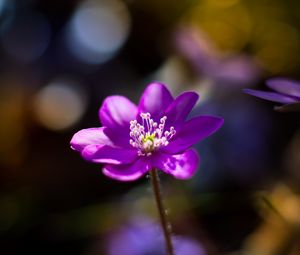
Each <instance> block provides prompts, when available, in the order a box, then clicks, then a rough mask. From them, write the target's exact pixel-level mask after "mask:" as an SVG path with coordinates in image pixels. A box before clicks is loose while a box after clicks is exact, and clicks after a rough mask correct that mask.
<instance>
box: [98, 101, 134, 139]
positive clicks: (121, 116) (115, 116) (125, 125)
mask: <svg viewBox="0 0 300 255" xmlns="http://www.w3.org/2000/svg"><path fill="white" fill-rule="evenodd" d="M136 115H137V106H136V105H135V104H134V103H132V102H131V101H130V100H129V99H127V98H126V97H123V96H109V97H107V98H106V99H105V100H104V102H103V104H102V106H101V108H100V110H99V117H100V121H101V123H102V125H103V126H106V127H109V128H111V129H114V130H116V129H118V132H124V131H125V130H126V132H128V134H129V126H130V124H129V122H130V121H131V120H135V119H136Z"/></svg>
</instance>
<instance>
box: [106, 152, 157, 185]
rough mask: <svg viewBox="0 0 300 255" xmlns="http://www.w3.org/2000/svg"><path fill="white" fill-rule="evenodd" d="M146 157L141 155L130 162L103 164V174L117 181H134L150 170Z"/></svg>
mask: <svg viewBox="0 0 300 255" xmlns="http://www.w3.org/2000/svg"><path fill="white" fill-rule="evenodd" d="M150 168H151V166H150V164H149V160H148V158H145V157H141V158H139V159H138V160H137V161H135V162H134V163H132V164H127V165H105V166H104V167H103V169H102V171H103V174H105V175H106V176H108V177H110V178H112V179H115V180H118V181H134V180H136V179H138V178H140V177H142V176H143V175H144V174H145V173H146V172H148V171H149V170H150Z"/></svg>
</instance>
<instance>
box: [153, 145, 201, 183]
mask: <svg viewBox="0 0 300 255" xmlns="http://www.w3.org/2000/svg"><path fill="white" fill-rule="evenodd" d="M199 163H200V157H199V155H198V153H197V152H196V151H195V150H193V149H190V150H187V151H185V152H184V153H182V154H177V155H169V154H163V153H158V154H157V155H156V156H154V157H153V162H152V164H153V166H154V167H156V168H158V169H160V170H162V171H164V172H165V173H167V174H170V175H173V176H174V177H175V178H177V179H189V178H191V177H192V176H193V175H194V173H195V172H196V170H197V169H198V167H199Z"/></svg>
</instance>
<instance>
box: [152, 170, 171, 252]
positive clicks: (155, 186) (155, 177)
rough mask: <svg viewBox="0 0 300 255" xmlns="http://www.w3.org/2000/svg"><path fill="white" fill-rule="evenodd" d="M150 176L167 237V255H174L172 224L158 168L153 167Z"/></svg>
mask: <svg viewBox="0 0 300 255" xmlns="http://www.w3.org/2000/svg"><path fill="white" fill-rule="evenodd" d="M150 176H151V184H152V189H153V193H154V198H155V202H156V206H157V209H158V213H159V218H160V223H161V226H162V229H163V233H164V237H165V243H166V249H167V255H174V251H173V245H172V239H171V236H172V233H171V225H170V223H169V222H168V219H167V214H166V210H165V208H164V205H163V201H162V195H161V190H160V183H159V177H158V172H157V169H152V170H151V171H150Z"/></svg>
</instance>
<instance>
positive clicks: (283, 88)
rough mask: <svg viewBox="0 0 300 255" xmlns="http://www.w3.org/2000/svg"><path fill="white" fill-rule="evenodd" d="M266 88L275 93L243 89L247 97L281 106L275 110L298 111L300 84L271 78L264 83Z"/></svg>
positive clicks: (299, 107)
mask: <svg viewBox="0 0 300 255" xmlns="http://www.w3.org/2000/svg"><path fill="white" fill-rule="evenodd" d="M266 84H267V86H268V87H269V88H271V89H273V90H274V91H275V92H269V91H260V90H254V89H244V90H243V91H244V92H245V93H247V94H249V95H252V96H255V97H259V98H262V99H266V100H268V101H272V102H277V103H281V104H283V105H282V106H278V107H275V110H277V111H282V112H287V111H300V83H299V82H297V81H293V80H289V79H286V78H273V79H270V80H268V81H267V82H266Z"/></svg>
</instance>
